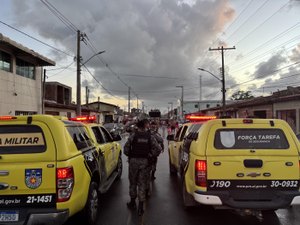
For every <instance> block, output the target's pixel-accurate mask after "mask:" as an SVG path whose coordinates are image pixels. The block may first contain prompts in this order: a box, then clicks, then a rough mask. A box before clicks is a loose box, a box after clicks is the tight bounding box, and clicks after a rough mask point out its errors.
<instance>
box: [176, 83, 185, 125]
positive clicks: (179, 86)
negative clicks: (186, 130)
mask: <svg viewBox="0 0 300 225" xmlns="http://www.w3.org/2000/svg"><path fill="white" fill-rule="evenodd" d="M176 87H177V88H181V119H182V120H183V117H184V115H183V86H182V85H178V86H176Z"/></svg>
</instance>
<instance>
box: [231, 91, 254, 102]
mask: <svg viewBox="0 0 300 225" xmlns="http://www.w3.org/2000/svg"><path fill="white" fill-rule="evenodd" d="M251 98H254V96H253V95H252V94H251V91H237V92H235V93H233V95H232V96H231V100H245V99H251Z"/></svg>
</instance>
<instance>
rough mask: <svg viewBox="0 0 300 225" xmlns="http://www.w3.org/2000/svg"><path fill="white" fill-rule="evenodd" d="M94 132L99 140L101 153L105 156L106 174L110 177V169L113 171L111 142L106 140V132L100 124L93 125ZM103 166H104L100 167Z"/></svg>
mask: <svg viewBox="0 0 300 225" xmlns="http://www.w3.org/2000/svg"><path fill="white" fill-rule="evenodd" d="M92 130H93V133H94V135H95V137H96V140H97V143H98V144H97V150H98V151H99V154H100V155H102V156H103V158H104V160H103V161H104V165H102V166H104V170H105V174H106V176H107V177H108V176H109V175H110V171H111V163H110V161H111V158H112V156H111V151H110V149H109V148H110V146H109V144H108V143H107V142H106V138H105V136H104V134H103V133H102V132H101V130H100V127H99V126H93V127H92ZM100 168H102V167H100Z"/></svg>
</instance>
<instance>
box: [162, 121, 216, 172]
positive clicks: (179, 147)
mask: <svg viewBox="0 0 300 225" xmlns="http://www.w3.org/2000/svg"><path fill="white" fill-rule="evenodd" d="M215 118H216V117H215V116H203V115H188V116H186V120H188V121H189V122H187V123H184V124H183V125H182V126H181V127H180V128H179V129H178V130H177V131H176V133H175V135H173V134H170V135H168V136H167V140H168V153H169V172H170V175H176V174H177V173H178V172H180V173H181V172H182V164H181V160H182V157H183V156H182V154H183V143H184V141H185V140H186V139H187V137H188V135H191V134H192V133H194V132H195V131H197V130H198V129H199V127H200V126H201V125H202V124H203V123H205V122H206V121H208V120H211V119H215Z"/></svg>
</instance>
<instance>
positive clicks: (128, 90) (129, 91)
mask: <svg viewBox="0 0 300 225" xmlns="http://www.w3.org/2000/svg"><path fill="white" fill-rule="evenodd" d="M130 89H131V88H130V87H128V113H130Z"/></svg>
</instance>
